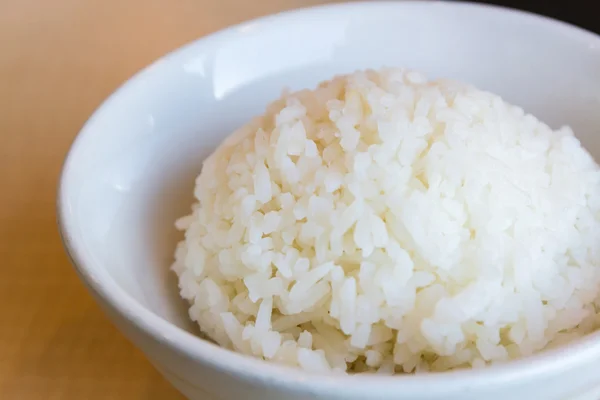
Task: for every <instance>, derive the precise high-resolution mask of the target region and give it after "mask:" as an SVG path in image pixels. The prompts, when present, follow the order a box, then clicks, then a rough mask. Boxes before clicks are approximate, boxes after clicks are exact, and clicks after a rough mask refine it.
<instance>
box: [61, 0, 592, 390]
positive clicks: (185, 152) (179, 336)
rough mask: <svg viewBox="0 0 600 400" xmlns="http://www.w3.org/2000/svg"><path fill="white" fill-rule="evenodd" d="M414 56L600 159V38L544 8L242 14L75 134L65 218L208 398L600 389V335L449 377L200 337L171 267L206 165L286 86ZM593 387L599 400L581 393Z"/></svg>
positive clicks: (430, 70) (98, 294)
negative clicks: (329, 365) (388, 373)
mask: <svg viewBox="0 0 600 400" xmlns="http://www.w3.org/2000/svg"><path fill="white" fill-rule="evenodd" d="M382 66H403V67H409V68H415V69H418V70H422V71H424V72H426V73H427V74H428V75H429V76H430V77H448V78H456V79H460V80H464V81H467V82H470V83H473V84H475V85H477V86H479V87H481V88H483V89H486V90H490V91H493V92H496V93H498V94H500V95H502V96H503V97H504V98H505V99H506V100H507V101H509V102H512V103H515V104H518V105H520V106H522V107H524V108H525V109H526V110H527V111H529V112H531V113H533V114H534V115H536V116H538V117H540V118H541V119H542V120H544V121H546V122H548V123H549V124H551V125H552V126H553V127H555V128H557V127H559V126H560V125H562V124H569V125H571V126H572V127H573V128H574V130H575V132H576V134H577V135H578V136H579V138H580V139H581V140H582V142H583V143H584V145H585V146H586V147H587V148H588V149H589V150H590V151H591V152H592V154H594V155H595V156H596V157H598V156H600V140H599V139H598V138H599V136H598V133H600V101H599V99H600V97H599V96H600V38H599V37H598V36H596V35H594V34H592V33H589V32H586V31H584V30H581V29H578V28H576V27H573V26H570V25H567V24H565V23H561V22H557V21H554V20H551V19H547V18H543V17H539V16H536V15H532V14H527V13H522V12H517V11H512V10H508V9H503V8H496V7H490V6H482V5H474V4H468V3H454V2H368V3H349V4H341V5H331V6H324V7H318V8H312V9H304V10H298V11H293V12H287V13H284V14H279V15H275V16H269V17H266V18H262V19H258V20H255V21H251V22H247V23H244V24H241V25H239V26H235V27H232V28H229V29H226V30H224V31H221V32H219V33H216V34H213V35H211V36H209V37H205V38H202V39H200V40H197V41H195V42H193V43H190V44H189V45H187V46H185V47H183V48H181V49H179V50H176V51H175V52H173V53H171V54H169V55H167V56H165V57H164V58H161V59H160V60H158V61H157V62H155V63H154V64H152V65H150V66H149V67H148V68H146V69H144V70H143V71H141V72H140V73H138V74H137V75H136V76H135V77H133V78H132V79H131V80H129V81H128V82H127V83H126V84H125V85H123V86H122V87H121V88H120V89H118V90H117V91H116V92H115V93H114V94H113V95H112V96H110V98H109V99H108V100H106V102H105V103H104V104H103V105H102V106H101V107H100V108H99V109H98V110H97V111H96V112H95V113H94V115H93V116H92V117H91V118H90V120H89V121H88V122H87V123H86V125H85V126H84V128H83V129H82V130H81V132H80V134H79V136H78V137H77V139H76V141H75V143H74V144H73V147H72V149H71V150H70V153H69V155H68V157H67V159H66V162H65V165H64V171H63V174H62V178H61V182H60V189H59V200H58V211H59V221H60V229H61V232H62V235H63V238H64V243H65V246H66V249H67V251H68V253H69V255H70V257H71V258H72V261H73V264H74V265H75V268H76V270H77V272H78V274H79V275H80V277H81V280H82V281H83V282H84V283H85V285H87V287H88V288H89V291H90V292H91V293H92V295H93V296H94V297H95V298H96V299H97V301H98V303H99V304H100V306H101V307H102V308H103V309H104V310H105V311H106V313H107V314H108V315H109V316H110V318H111V319H112V321H113V322H114V323H115V324H116V325H117V327H118V328H119V329H120V330H121V331H122V332H123V334H125V335H126V336H127V337H128V338H129V339H130V340H131V341H132V342H133V343H135V344H136V345H137V346H138V347H139V348H140V349H141V350H142V351H143V352H144V353H145V355H146V356H147V357H148V359H149V360H150V361H151V362H152V363H153V364H154V365H155V366H156V368H157V369H158V370H159V371H160V372H161V373H162V374H163V375H164V376H165V377H166V378H167V379H168V380H169V381H170V382H171V383H172V384H173V385H174V386H175V387H177V388H178V389H179V390H180V391H181V392H182V393H184V394H185V395H186V396H187V397H188V398H190V399H194V400H211V399H214V400H216V399H220V400H240V399H244V400H284V399H285V400H300V399H334V400H336V399H339V400H369V399H379V400H392V399H394V400H425V399H428V400H434V399H439V400H442V399H443V400H458V399H460V400H469V399H473V400H475V399H477V400H479V399H486V400H505V399H512V400H520V399H528V400H530V399H545V400H555V399H556V400H563V399H564V400H566V399H571V398H573V399H575V398H581V399H584V398H586V397H585V396H589V398H590V399H593V400H595V399H598V398H600V373H598V365H600V336H599V335H598V334H593V335H590V336H589V337H586V338H584V339H582V340H581V341H579V342H576V343H572V344H570V345H568V346H566V347H563V348H560V349H557V350H552V351H546V352H542V353H541V354H538V355H536V356H533V357H530V358H526V359H522V360H519V361H514V362H509V363H506V364H503V365H498V366H492V367H487V368H484V369H481V370H462V371H454V372H448V373H438V374H424V375H417V376H415V375H405V376H395V377H383V376H375V375H370V376H366V375H364V376H362V375H361V376H326V375H314V374H310V373H307V372H302V371H300V370H296V369H291V368H287V367H282V366H278V365H273V364H270V363H267V362H264V361H261V360H257V359H253V358H249V357H246V356H242V355H240V354H236V353H234V352H231V351H228V350H225V349H222V348H219V347H217V346H216V345H214V344H212V343H210V342H209V341H205V340H203V339H201V338H200V337H199V336H198V331H197V329H196V327H195V326H194V325H193V324H192V323H191V322H190V321H189V319H188V316H187V307H186V305H185V304H184V303H183V301H181V300H180V299H179V296H178V288H177V284H176V280H175V277H174V274H173V273H172V272H171V271H170V270H169V267H170V265H171V263H172V260H173V253H174V249H175V244H176V242H177V241H178V240H179V239H180V238H181V235H180V234H179V233H177V232H176V230H175V228H174V221H175V219H176V218H178V217H180V216H183V215H185V214H186V213H187V212H188V210H189V207H190V205H191V204H192V201H193V198H192V193H193V186H194V177H195V176H196V175H198V174H199V172H200V168H201V164H202V160H203V159H204V158H205V157H206V156H207V155H208V154H209V153H210V152H211V151H212V150H213V149H214V148H215V146H217V144H218V143H219V142H220V141H221V140H223V139H224V138H225V136H226V135H227V134H228V133H229V132H231V131H232V130H233V129H234V128H236V127H238V126H240V125H242V124H243V123H244V122H245V121H247V120H248V119H250V118H251V117H252V116H253V115H257V114H260V113H261V112H262V111H263V108H264V107H265V105H266V104H267V103H268V102H270V101H271V100H273V99H275V98H276V97H278V96H279V94H280V92H281V90H282V88H284V87H289V88H291V89H300V88H305V87H313V86H315V85H316V84H317V83H318V82H319V81H321V80H324V79H329V78H331V77H332V76H333V75H335V74H339V73H347V72H352V71H354V70H357V69H364V68H378V67H382ZM577 396H583V397H577Z"/></svg>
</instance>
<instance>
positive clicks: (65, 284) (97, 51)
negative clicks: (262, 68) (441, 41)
mask: <svg viewBox="0 0 600 400" xmlns="http://www.w3.org/2000/svg"><path fill="white" fill-rule="evenodd" d="M322 1H323V0H321V1H320V0H0V399H2V400H13V399H14V400H17V399H18V400H30V399H31V400H33V399H40V400H55V399H69V400H71V399H73V400H94V399H127V400H136V399H147V400H159V399H176V400H177V399H181V396H180V395H179V394H177V393H176V392H175V390H174V389H172V388H171V387H170V386H169V385H168V384H167V383H166V382H165V381H164V380H163V379H162V378H161V377H160V376H159V375H158V373H157V372H156V371H155V370H154V369H153V368H152V367H151V366H150V365H149V363H148V362H147V361H146V360H145V359H144V357H143V356H142V354H141V353H140V352H139V351H138V350H137V349H135V348H134V347H133V346H132V345H131V344H130V343H129V342H127V341H126V340H125V339H124V338H123V337H122V336H121V335H120V334H119V333H118V332H117V331H116V329H115V328H114V327H113V326H112V325H111V324H110V323H109V322H108V320H107V319H106V318H105V317H104V315H103V314H102V313H101V312H100V310H99V309H98V307H97V306H96V304H95V303H94V302H93V301H92V299H91V298H90V296H89V295H88V294H87V293H86V291H85V289H84V288H83V286H82V284H80V282H79V281H78V279H77V277H76V276H75V273H74V272H73V270H72V268H71V266H70V265H69V263H68V261H67V259H66V257H65V255H64V253H63V249H62V246H61V243H60V240H59V237H58V233H57V228H56V222H55V220H56V217H55V196H56V185H57V179H58V174H59V170H60V168H61V163H62V160H63V158H64V156H65V153H66V151H67V149H68V147H69V145H70V143H71V141H72V140H73V138H74V137H75V135H76V134H77V132H78V130H79V128H80V127H81V126H82V124H83V123H84V122H85V120H86V118H87V117H88V116H89V115H90V113H91V112H92V111H93V110H94V109H95V108H96V107H97V106H98V105H99V104H100V102H101V101H102V100H103V99H104V98H105V97H106V96H107V95H109V94H110V93H111V92H112V91H113V90H114V89H115V88H116V87H117V86H118V85H119V84H121V83H122V82H123V81H124V80H125V79H127V78H128V77H129V76H131V75H132V74H133V73H135V72H136V71H137V70H138V69H140V68H142V67H143V66H145V65H146V64H148V63H149V62H151V61H152V60H154V59H156V58H157V57H159V56H160V55H162V54H164V53H165V52H167V51H169V50H171V49H173V48H175V47H177V46H179V45H181V44H183V43H185V42H187V41H189V40H192V39H194V38H197V37H199V36H202V35H205V34H207V33H210V32H212V31H215V30H217V29H220V28H223V27H225V26H227V25H230V24H233V23H237V22H240V21H242V20H245V19H249V18H253V17H256V16H259V15H262V14H268V13H272V12H275V11H279V10H283V9H289V8H294V7H298V6H305V5H311V4H316V3H319V2H322Z"/></svg>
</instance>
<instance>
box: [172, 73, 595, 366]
mask: <svg viewBox="0 0 600 400" xmlns="http://www.w3.org/2000/svg"><path fill="white" fill-rule="evenodd" d="M195 196H196V198H197V200H198V203H197V204H195V205H194V206H193V212H192V214H191V215H189V216H187V217H184V218H182V219H180V220H179V221H178V222H177V227H178V228H179V229H181V230H184V231H185V240H184V241H183V242H181V243H180V244H179V246H178V248H177V251H176V262H175V264H174V265H173V270H174V271H175V272H176V273H177V275H178V277H179V286H180V289H181V295H182V296H183V297H184V298H185V299H187V300H188V301H189V302H190V304H191V308H190V309H189V314H190V317H191V318H192V319H193V320H194V321H197V322H198V324H199V325H200V327H201V329H202V331H203V332H204V333H205V334H207V335H208V336H209V337H210V338H212V339H213V340H214V341H216V342H217V343H218V344H219V345H221V346H224V347H227V348H230V349H233V350H235V351H239V352H242V353H245V354H249V355H253V356H256V357H260V358H263V359H266V360H272V361H275V362H280V363H285V364H288V365H295V366H299V367H301V368H303V369H306V370H310V371H316V372H328V371H333V372H375V371H377V372H379V373H384V374H392V373H394V372H414V371H417V372H419V371H429V370H436V371H439V370H447V369H451V368H456V367H469V366H472V367H480V366H484V365H486V364H488V363H490V362H502V361H506V360H509V359H512V358H518V357H522V356H527V355H530V354H532V353H534V352H536V351H538V350H541V349H543V348H546V347H548V346H549V345H553V344H554V345H555V344H559V343H562V342H564V341H567V340H571V339H573V338H575V337H577V336H578V335H581V334H585V333H587V332H589V331H590V330H592V329H594V328H595V325H596V322H597V320H598V317H597V314H598V312H597V310H598V307H600V301H598V297H599V296H598V293H599V286H600V268H599V267H598V266H599V265H600V170H599V168H598V166H597V165H596V163H595V162H594V160H593V159H592V157H591V156H590V155H589V154H588V153H587V152H586V150H585V149H584V148H583V147H582V146H581V144H580V143H579V141H578V140H577V139H576V138H575V137H574V136H573V133H572V131H571V130H570V129H569V128H566V127H565V128H561V129H559V130H557V131H552V130H551V129H550V128H549V127H548V126H546V125H545V124H543V123H541V122H540V121H538V120H537V119H536V118H534V117H533V116H531V115H527V114H525V113H524V111H523V110H522V109H520V108H518V107H515V106H512V105H509V104H507V103H505V102H504V101H503V100H502V99H501V98H500V97H498V96H496V95H493V94H490V93H487V92H484V91H480V90H478V89H476V88H473V87H470V86H467V85H464V84H460V83H456V82H449V81H428V80H427V79H426V78H425V77H424V76H422V75H421V74H419V73H417V72H414V71H403V70H398V69H385V70H382V71H379V72H374V71H366V72H357V73H355V74H352V75H348V76H342V77H337V78H335V79H333V80H332V81H329V82H325V83H323V84H321V85H320V86H319V87H318V88H317V89H315V90H313V91H310V90H304V91H300V92H297V93H292V94H284V95H283V97H282V98H281V99H280V100H278V101H276V102H275V103H273V104H272V105H270V106H269V107H268V109H267V111H266V113H265V114H264V116H262V117H260V118H257V119H255V120H253V121H251V122H250V123H249V124H247V125H246V126H244V127H242V128H241V129H239V130H238V131H237V132H235V133H234V134H233V135H232V136H231V137H229V138H227V140H225V142H224V143H223V144H222V145H221V146H220V147H219V148H218V149H217V150H216V151H215V152H214V154H213V155H212V156H211V157H210V158H208V159H207V160H206V161H205V163H204V167H203V170H202V173H201V174H200V176H199V177H198V179H197V180H196V189H195Z"/></svg>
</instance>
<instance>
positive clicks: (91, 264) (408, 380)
mask: <svg viewBox="0 0 600 400" xmlns="http://www.w3.org/2000/svg"><path fill="white" fill-rule="evenodd" d="M424 7H448V8H452V9H479V10H481V11H482V12H488V13H489V12H493V13H496V14H502V17H504V18H509V17H519V18H523V19H525V20H527V21H528V22H530V23H535V24H539V25H543V26H545V27H546V28H552V29H558V30H561V31H562V33H563V34H565V35H571V36H572V37H573V38H574V40H585V41H588V42H589V43H591V44H593V46H595V47H597V48H600V36H599V35H596V34H595V33H592V32H590V31H587V30H585V29H583V28H580V27H577V26H575V25H572V24H569V23H566V22H562V21H559V20H555V19H552V18H549V17H545V16H542V15H538V14H534V13H530V12H527V11H520V10H516V9H512V8H508V7H503V6H495V5H487V4H478V3H471V2H447V1H440V0H436V1H427V0H425V1H423V0H408V1H398V2H392V1H380V0H376V1H368V2H367V1H358V2H349V3H337V4H327V5H320V6H313V7H306V8H300V9H295V10H290V11H284V12H280V13H277V14H272V15H267V16H264V17H260V18H256V19H252V20H249V21H246V22H242V23H240V24H237V25H233V26H230V27H227V28H225V29H222V30H220V31H217V32H215V33H212V34H210V35H207V36H204V37H201V38H199V39H196V40H193V41H191V42H188V43H187V44H185V45H183V46H181V47H179V48H177V49H175V50H173V51H171V52H169V53H167V54H166V55H164V56H162V57H160V58H158V59H157V60H156V61H154V62H153V63H151V64H150V65H148V66H146V67H145V68H143V69H141V70H140V71H139V72H137V73H136V74H135V75H133V77H131V78H130V79H128V80H127V81H126V82H125V83H123V84H122V85H121V86H120V87H119V88H118V89H117V90H115V91H114V92H113V93H112V94H111V95H110V96H109V97H108V98H107V99H106V100H104V102H103V103H102V104H101V105H100V106H99V107H98V108H97V109H96V111H94V113H93V114H92V115H91V117H90V118H89V119H88V120H87V122H86V123H85V124H84V126H83V127H82V128H81V130H80V132H79V134H78V135H77V136H76V138H75V140H74V141H73V143H72V145H71V147H70V149H69V150H68V153H67V156H66V158H65V161H64V163H63V166H62V170H61V173H60V178H59V187H58V196H57V220H58V226H59V232H60V235H61V238H62V240H63V244H64V247H65V250H66V252H67V255H68V256H69V258H70V260H71V262H72V264H73V266H74V268H75V269H76V272H77V273H78V275H79V276H80V278H81V279H82V281H83V282H84V283H85V285H86V286H87V287H88V289H89V290H90V291H92V292H93V293H94V294H95V296H96V297H97V299H98V300H99V301H101V302H103V303H105V305H107V306H109V307H110V308H111V309H112V310H113V311H115V312H116V313H118V314H120V315H122V316H123V317H125V318H126V319H127V320H128V321H129V323H131V324H134V325H135V326H136V327H137V328H138V329H140V330H142V331H143V332H145V333H146V334H148V335H150V336H151V337H152V338H153V339H155V340H156V341H158V342H160V343H161V344H163V345H165V346H167V347H169V348H170V349H171V350H173V351H175V352H177V353H179V354H180V355H184V356H186V357H189V358H191V359H194V360H196V361H201V362H203V363H205V364H207V365H209V366H210V367H211V368H213V369H215V370H218V371H223V372H227V373H229V374H234V375H236V376H237V377H240V378H243V379H246V380H251V381H264V382H268V383H269V384H270V385H273V386H280V387H287V388H289V387H294V388H295V389H297V390H299V391H301V390H307V387H310V390H311V391H315V390H317V391H318V392H319V393H326V392H334V391H335V392H336V393H353V394H356V393H367V392H370V393H380V392H381V391H382V390H386V391H387V390H395V391H399V392H398V393H402V392H404V393H407V392H412V391H422V389H423V387H424V385H425V386H426V387H427V388H428V390H430V393H432V394H433V393H434V392H435V393H443V394H449V393H450V392H452V391H460V390H466V389H468V390H472V389H474V388H476V387H477V388H480V387H489V386H496V387H499V386H504V385H507V384H508V383H509V382H511V381H512V382H513V383H515V382H520V381H523V380H525V379H528V378H533V377H541V376H551V375H554V374H559V373H561V372H562V371H565V370H568V369H570V368H572V367H575V366H577V365H581V364H584V363H590V362H592V361H593V360H598V359H600V332H595V333H592V334H590V335H587V336H585V337H583V338H582V339H579V340H577V341H575V342H572V343H569V344H567V345H564V346H561V347H559V348H556V349H549V350H545V351H542V352H540V353H537V354H535V355H532V356H529V357H526V358H521V359H517V360H512V361H509V362H506V363H502V364H498V365H492V366H488V367H485V368H482V369H464V370H452V371H448V372H441V373H427V374H417V375H395V376H381V375H374V374H368V375H359V376H355V375H322V374H321V375H320V374H315V373H312V372H307V371H303V370H300V369H297V368H293V367H288V366H285V365H279V364H275V363H270V362H266V361H264V360H261V359H258V358H254V357H250V356H246V355H243V354H240V353H237V352H234V351H231V350H227V349H224V348H221V347H219V346H217V345H215V344H213V343H210V342H208V341H205V340H203V339H201V338H199V337H198V336H196V335H193V334H192V333H189V332H187V331H185V330H183V329H181V328H179V327H177V326H175V325H173V324H172V323H170V322H168V321H166V320H164V319H163V318H161V317H160V316H158V315H156V314H154V313H153V312H151V311H150V310H148V309H146V308H145V307H144V306H142V305H141V304H139V303H138V302H137V301H136V300H135V299H133V298H132V297H131V296H130V295H129V294H128V293H126V292H125V291H124V290H123V289H122V288H121V287H120V286H119V285H118V283H117V282H116V281H115V280H114V279H113V278H112V277H111V276H110V274H109V273H108V272H107V271H106V270H105V269H104V268H103V266H102V263H100V262H98V260H97V259H96V258H95V257H94V256H93V252H91V251H88V250H87V249H86V248H85V246H84V245H83V244H82V242H81V238H80V237H79V236H77V235H76V234H74V233H75V232H77V229H75V228H76V227H77V223H76V220H77V219H76V218H75V216H74V213H73V212H72V207H71V205H70V203H69V193H70V191H71V190H73V189H72V187H71V186H72V185H69V181H70V179H69V177H70V175H71V171H72V170H73V169H74V168H75V167H76V166H74V165H73V155H74V154H75V153H77V152H79V151H81V148H82V147H85V146H84V145H83V144H82V142H83V138H85V137H87V136H88V135H89V134H90V132H91V131H93V130H94V125H95V122H96V121H97V120H98V119H101V118H103V117H104V116H105V115H110V110H111V108H112V105H113V103H114V102H115V99H116V98H118V97H119V96H120V95H121V93H123V92H126V91H128V90H129V89H130V88H131V87H132V86H133V84H134V83H135V82H138V81H140V80H144V79H146V75H147V74H148V73H151V70H152V68H153V67H154V66H156V65H157V64H158V63H163V62H170V63H174V62H176V61H177V60H178V59H179V58H181V57H183V56H184V55H185V54H186V53H187V52H188V51H189V50H191V48H192V47H195V46H202V45H205V44H208V43H209V42H219V41H227V40H230V39H235V38H236V37H237V36H239V35H240V32H241V31H243V30H244V29H247V28H249V27H250V26H252V28H253V29H254V30H256V29H261V26H264V25H269V24H271V23H273V22H282V21H286V20H292V19H298V18H300V19H302V18H307V17H314V16H315V15H321V16H328V15H329V16H330V15H331V14H332V13H336V12H342V11H352V10H357V9H360V10H372V11H376V10H379V11H381V10H385V9H386V8H394V9H396V8H403V9H407V10H408V9H411V8H416V9H421V8H424ZM308 380H310V384H309V385H307V384H306V382H307V381H308Z"/></svg>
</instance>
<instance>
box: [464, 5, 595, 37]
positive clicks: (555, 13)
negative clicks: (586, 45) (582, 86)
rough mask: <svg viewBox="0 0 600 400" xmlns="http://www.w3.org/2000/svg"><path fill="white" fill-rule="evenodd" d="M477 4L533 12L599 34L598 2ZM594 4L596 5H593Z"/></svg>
mask: <svg viewBox="0 0 600 400" xmlns="http://www.w3.org/2000/svg"><path fill="white" fill-rule="evenodd" d="M474 1H475V2H477V3H486V4H497V5H502V6H506V7H511V8H517V9H521V10H526V11H531V12H535V13H537V14H543V15H546V16H548V17H552V18H555V19H560V20H562V21H565V22H569V23H571V24H574V25H578V26H580V27H582V28H585V29H587V30H590V31H594V32H596V33H600V13H598V12H595V11H594V9H596V8H598V7H597V4H600V1H598V0H562V1H560V0H479V1H478V0H474ZM595 3H596V4H595Z"/></svg>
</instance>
